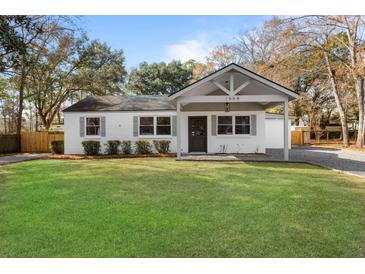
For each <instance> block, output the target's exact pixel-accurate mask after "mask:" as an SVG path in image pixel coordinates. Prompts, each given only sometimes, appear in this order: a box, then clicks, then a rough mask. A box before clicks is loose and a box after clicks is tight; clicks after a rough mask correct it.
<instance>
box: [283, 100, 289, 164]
mask: <svg viewBox="0 0 365 274" xmlns="http://www.w3.org/2000/svg"><path fill="white" fill-rule="evenodd" d="M288 128H289V115H288V99H285V101H284V161H288V160H289V138H288V135H289V131H288Z"/></svg>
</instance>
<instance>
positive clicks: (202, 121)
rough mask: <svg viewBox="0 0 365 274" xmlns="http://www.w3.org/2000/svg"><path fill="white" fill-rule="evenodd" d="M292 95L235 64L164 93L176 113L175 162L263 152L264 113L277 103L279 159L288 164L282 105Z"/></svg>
mask: <svg viewBox="0 0 365 274" xmlns="http://www.w3.org/2000/svg"><path fill="white" fill-rule="evenodd" d="M296 96H297V95H296V94H295V93H294V92H292V91H290V90H288V89H286V88H284V87H282V86H280V85H278V84H275V83H273V82H271V81H270V80H268V79H266V78H263V77H261V76H259V75H257V74H255V73H253V72H251V71H248V70H246V69H244V68H242V67H240V66H238V65H236V64H231V65H229V66H227V67H225V68H223V69H221V70H219V71H217V72H215V73H213V74H211V75H209V76H207V77H205V78H203V79H201V80H200V81H198V82H195V83H194V84H192V85H190V86H188V87H186V88H184V89H183V90H181V91H179V92H177V93H175V94H172V95H170V100H172V101H173V102H175V104H176V110H177V115H176V125H177V127H176V131H177V132H176V135H177V157H178V159H182V156H183V157H188V156H186V154H196V153H198V154H209V155H213V154H225V153H226V154H265V153H266V138H267V133H266V132H265V110H266V109H268V108H270V107H273V106H276V105H279V104H282V105H283V115H284V117H283V120H284V126H283V130H282V131H283V132H282V135H283V147H282V150H283V159H284V160H286V161H287V160H289V138H288V135H289V116H288V102H289V100H292V99H294V98H296ZM217 157H218V156H217ZM185 159H186V158H185Z"/></svg>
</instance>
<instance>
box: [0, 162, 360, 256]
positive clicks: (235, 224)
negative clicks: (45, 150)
mask: <svg viewBox="0 0 365 274" xmlns="http://www.w3.org/2000/svg"><path fill="white" fill-rule="evenodd" d="M364 250H365V182H364V181H363V180H360V179H358V178H355V177H350V176H346V175H341V174H338V173H335V172H332V171H330V170H326V169H322V168H318V167H314V166H310V165H305V164H291V163H216V162H178V161H175V160H174V159H111V160H81V161H76V160H40V161H29V162H23V163H18V164H12V165H8V166H4V167H0V257H363V256H364V255H365V251H364Z"/></svg>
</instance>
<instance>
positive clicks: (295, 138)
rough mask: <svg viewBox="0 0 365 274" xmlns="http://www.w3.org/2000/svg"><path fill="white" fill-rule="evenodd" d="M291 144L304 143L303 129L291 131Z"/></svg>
mask: <svg viewBox="0 0 365 274" xmlns="http://www.w3.org/2000/svg"><path fill="white" fill-rule="evenodd" d="M291 144H292V145H302V144H303V131H301V130H295V131H291Z"/></svg>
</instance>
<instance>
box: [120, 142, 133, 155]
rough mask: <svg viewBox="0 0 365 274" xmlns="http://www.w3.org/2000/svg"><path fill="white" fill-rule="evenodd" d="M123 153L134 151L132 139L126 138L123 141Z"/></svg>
mask: <svg viewBox="0 0 365 274" xmlns="http://www.w3.org/2000/svg"><path fill="white" fill-rule="evenodd" d="M122 153H123V154H131V153H132V141H130V140H124V141H122Z"/></svg>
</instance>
